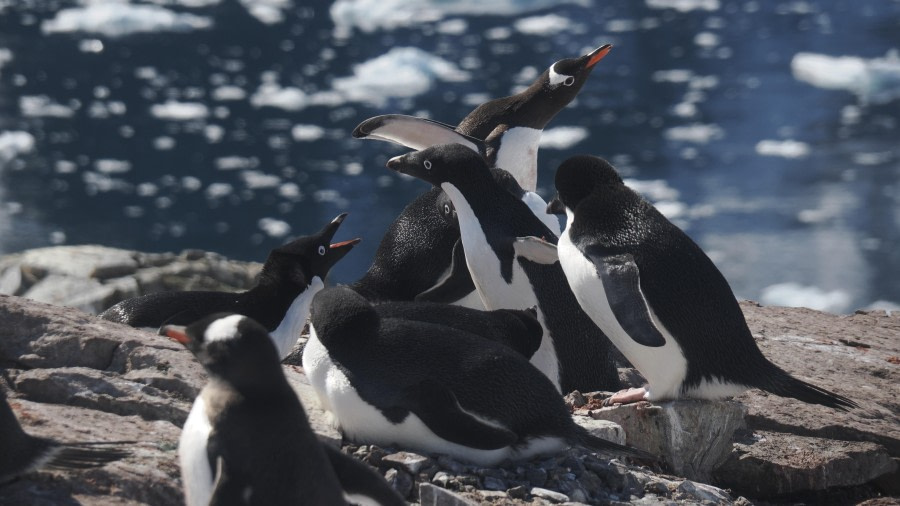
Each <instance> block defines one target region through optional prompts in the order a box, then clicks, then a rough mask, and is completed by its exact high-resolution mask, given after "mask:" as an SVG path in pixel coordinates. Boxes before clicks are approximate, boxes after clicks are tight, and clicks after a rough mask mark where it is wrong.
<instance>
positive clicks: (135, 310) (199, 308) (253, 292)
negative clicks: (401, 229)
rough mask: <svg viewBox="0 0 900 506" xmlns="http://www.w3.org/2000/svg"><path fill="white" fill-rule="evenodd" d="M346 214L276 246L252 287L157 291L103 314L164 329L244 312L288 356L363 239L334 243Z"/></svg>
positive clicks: (280, 354)
mask: <svg viewBox="0 0 900 506" xmlns="http://www.w3.org/2000/svg"><path fill="white" fill-rule="evenodd" d="M346 217H347V214H346V213H344V214H341V215H340V216H338V217H336V218H335V219H333V220H332V221H331V222H330V223H329V224H328V225H326V226H325V228H323V229H322V230H321V231H319V232H318V233H317V234H314V235H308V236H304V237H300V238H299V239H295V240H293V241H291V242H289V243H287V244H285V245H284V246H280V247H278V248H275V249H273V250H272V251H271V252H270V253H269V257H268V258H267V259H266V263H265V264H264V265H263V268H262V272H261V273H260V275H259V280H258V281H257V283H256V286H254V287H253V288H251V289H250V290H247V291H246V292H241V293H229V292H213V291H189V292H160V293H151V294H147V295H143V296H141V297H135V298H132V299H128V300H123V301H122V302H119V303H118V304H116V305H114V306H112V307H111V308H109V309H107V310H106V311H104V312H103V313H101V314H100V317H101V318H104V319H106V320H110V321H114V322H117V323H124V324H126V325H130V326H132V327H152V328H154V329H158V328H159V327H161V326H162V325H165V324H174V325H187V324H189V323H192V322H194V321H197V320H199V319H200V318H203V317H204V316H207V315H210V314H213V313H218V312H229V313H239V314H243V315H247V316H249V317H251V318H253V319H254V320H256V321H258V322H260V323H261V324H262V325H263V326H264V327H265V328H266V330H267V331H268V332H269V333H270V335H271V336H272V339H273V340H274V341H275V344H276V346H277V348H278V354H279V356H280V357H282V358H284V357H286V356H287V355H288V354H289V353H290V352H291V348H293V346H294V344H296V343H297V340H298V339H299V338H300V333H301V331H302V330H303V326H304V325H305V324H306V319H307V317H308V316H309V303H310V301H311V300H312V297H313V295H315V294H316V292H318V291H319V290H321V289H322V288H323V287H324V286H325V285H324V279H325V276H326V275H327V274H328V271H329V270H331V267H332V266H334V264H335V263H337V261H338V260H340V259H341V258H343V257H344V255H346V254H347V253H348V252H349V251H350V250H351V249H353V246H355V245H356V244H357V243H358V242H359V241H360V239H358V238H357V239H351V240H349V241H342V242H339V243H336V244H329V243H330V242H331V239H332V238H333V237H334V234H335V233H336V232H337V229H338V227H340V225H341V223H343V221H344V219H345V218H346Z"/></svg>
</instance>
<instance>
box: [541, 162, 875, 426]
mask: <svg viewBox="0 0 900 506" xmlns="http://www.w3.org/2000/svg"><path fill="white" fill-rule="evenodd" d="M556 189H557V195H556V198H554V199H553V200H552V201H551V202H550V204H549V206H548V207H547V212H552V213H558V214H562V213H565V214H566V216H567V218H568V219H567V222H566V228H565V231H564V232H563V234H562V236H561V237H560V239H559V243H558V245H556V246H555V245H553V244H549V243H547V242H545V241H540V240H535V239H534V238H532V239H531V240H528V241H527V242H528V243H529V247H528V248H523V249H529V248H531V249H532V250H533V253H534V255H535V258H538V257H542V258H545V259H549V261H555V260H556V258H557V250H558V259H559V262H560V264H562V268H563V270H564V271H565V273H566V278H567V279H568V282H569V284H570V286H571V287H572V290H573V291H574V292H575V296H576V298H577V299H578V303H579V304H580V305H581V307H582V308H584V310H585V312H587V313H588V314H589V315H590V316H591V319H592V320H593V321H594V322H596V324H597V325H598V326H599V327H600V328H601V329H603V332H604V333H605V334H606V335H607V336H609V337H610V339H611V340H612V341H613V343H615V345H616V346H617V347H618V348H619V350H621V352H622V353H623V354H624V355H625V357H627V358H628V360H629V361H631V363H632V364H634V366H635V367H636V368H637V369H638V370H639V371H640V372H641V374H643V375H644V377H645V378H646V379H647V381H648V382H649V385H648V387H647V388H646V389H644V388H641V389H632V390H629V391H627V392H620V393H618V394H616V395H615V396H614V397H613V398H612V399H611V400H610V401H611V402H634V401H639V400H650V401H655V400H663V399H674V398H679V397H693V398H701V399H721V398H723V397H727V396H732V395H736V394H739V393H741V392H743V391H744V390H746V389H748V388H759V389H762V390H766V391H767V392H771V393H773V394H775V395H780V396H784V397H793V398H795V399H799V400H801V401H803V402H808V403H815V404H821V405H824V406H829V407H832V408H836V409H841V410H847V409H848V408H853V407H857V404H856V403H855V402H853V401H852V400H850V399H848V398H847V397H844V396H842V395H838V394H835V393H832V392H829V391H827V390H825V389H823V388H819V387H817V386H815V385H811V384H809V383H806V382H804V381H800V380H798V379H796V378H793V377H791V376H790V375H789V374H788V373H786V372H785V371H783V370H782V369H780V368H779V367H778V366H776V365H775V364H773V363H771V362H769V361H768V360H767V359H766V358H765V357H764V356H763V354H762V353H761V352H760V351H759V348H758V347H757V346H756V343H755V342H754V340H753V336H752V335H751V333H750V329H749V328H747V322H746V321H745V320H744V314H743V313H742V312H741V308H740V306H739V305H738V302H737V300H736V299H735V297H734V294H733V293H732V292H731V289H730V287H729V286H728V282H727V281H726V280H725V277H724V276H722V273H721V272H719V270H718V269H717V268H716V266H715V265H714V264H713V262H712V261H711V260H710V259H709V257H707V256H706V255H705V254H704V253H703V250H702V249H700V247H699V246H698V245H697V244H696V243H694V241H692V240H691V239H690V238H689V237H688V236H687V235H686V234H685V233H684V232H682V231H681V230H680V229H679V228H678V227H676V226H675V225H673V224H672V223H671V222H670V221H669V220H667V219H666V218H665V217H664V216H663V215H662V214H661V213H660V212H659V211H657V210H656V208H654V207H653V205H651V204H650V203H649V202H647V201H646V200H644V199H643V198H642V197H641V196H640V195H638V194H637V193H636V192H634V191H633V190H631V189H630V188H628V187H627V186H625V184H624V183H623V182H622V179H621V178H620V177H619V175H618V174H617V173H616V171H615V169H614V168H613V167H612V166H611V165H610V164H609V163H608V162H606V160H603V159H601V158H597V157H594V156H576V157H572V158H569V159H568V160H566V161H565V162H563V164H562V165H560V167H559V169H557V171H556ZM541 249H543V251H540V250H541Z"/></svg>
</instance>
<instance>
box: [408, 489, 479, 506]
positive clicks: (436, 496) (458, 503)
mask: <svg viewBox="0 0 900 506" xmlns="http://www.w3.org/2000/svg"><path fill="white" fill-rule="evenodd" d="M419 504H421V505H422V506H478V502H477V501H473V500H470V499H467V498H465V497H463V496H462V495H460V494H457V493H454V492H451V491H449V490H447V489H443V488H440V487H436V486H434V485H432V484H430V483H422V484H420V485H419Z"/></svg>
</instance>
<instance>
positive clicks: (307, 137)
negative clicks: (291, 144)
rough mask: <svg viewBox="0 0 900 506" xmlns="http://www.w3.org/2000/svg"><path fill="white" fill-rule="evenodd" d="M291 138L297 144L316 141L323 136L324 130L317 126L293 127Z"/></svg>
mask: <svg viewBox="0 0 900 506" xmlns="http://www.w3.org/2000/svg"><path fill="white" fill-rule="evenodd" d="M291 136H292V137H293V138H294V140H295V141H299V142H312V141H317V140H319V139H321V138H322V137H324V136H325V129H324V128H322V127H320V126H318V125H294V127H293V128H291Z"/></svg>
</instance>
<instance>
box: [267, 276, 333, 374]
mask: <svg viewBox="0 0 900 506" xmlns="http://www.w3.org/2000/svg"><path fill="white" fill-rule="evenodd" d="M322 288H325V283H323V282H322V278H320V277H319V276H315V277H313V278H312V280H311V281H310V282H309V286H307V287H306V290H303V291H302V292H301V293H300V295H298V296H297V297H296V298H295V299H294V301H293V302H292V303H291V306H290V307H289V308H288V310H287V312H286V313H285V314H284V318H282V319H281V323H279V324H278V327H277V328H276V329H275V330H273V331H272V332H270V333H269V335H270V336H271V337H272V341H274V342H275V347H276V348H278V356H279V358H285V357H287V356H288V354H290V353H291V350H292V349H293V348H294V345H295V344H297V340H298V339H299V338H300V333H301V332H303V326H304V325H306V320H307V319H308V318H309V306H310V304H311V303H312V299H313V297H314V296H315V295H316V294H317V293H319V291H321V290H322Z"/></svg>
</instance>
